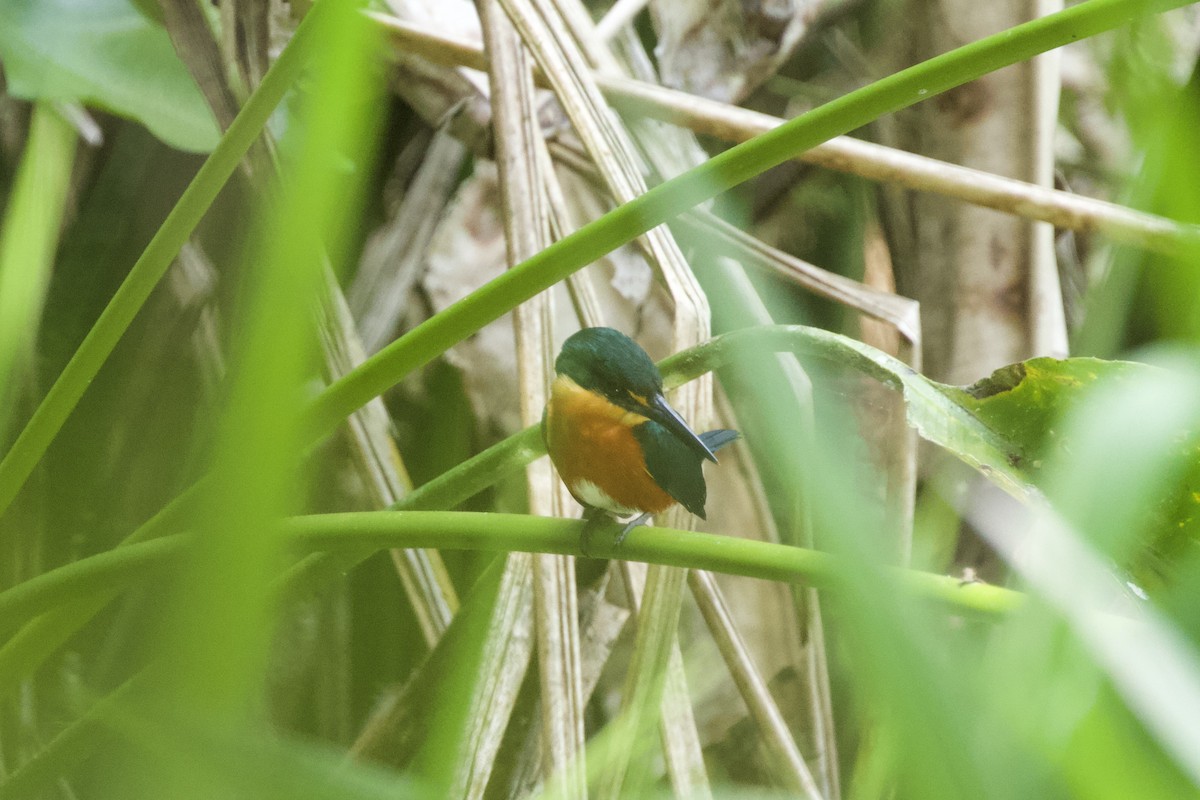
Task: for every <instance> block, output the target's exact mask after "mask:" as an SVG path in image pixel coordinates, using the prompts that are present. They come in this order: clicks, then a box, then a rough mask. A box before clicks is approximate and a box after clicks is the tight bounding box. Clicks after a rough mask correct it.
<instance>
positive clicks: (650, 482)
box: [542, 328, 739, 554]
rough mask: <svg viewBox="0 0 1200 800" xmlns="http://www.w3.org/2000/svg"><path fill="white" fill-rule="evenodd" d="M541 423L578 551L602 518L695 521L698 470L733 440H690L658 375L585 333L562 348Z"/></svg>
mask: <svg viewBox="0 0 1200 800" xmlns="http://www.w3.org/2000/svg"><path fill="white" fill-rule="evenodd" d="M554 371H555V378H554V383H553V384H552V385H551V388H550V399H549V401H548V402H547V403H546V410H545V412H544V414H543V415H542V438H543V439H544V440H545V442H546V451H547V452H548V453H549V454H550V458H551V460H552V461H553V462H554V466H555V467H556V468H557V469H558V474H559V475H560V476H561V477H562V480H563V482H564V483H565V484H566V485H567V489H569V490H570V492H571V495H572V496H573V497H574V498H575V499H576V500H578V501H579V503H580V504H581V505H583V506H584V508H585V515H584V516H585V519H586V520H587V524H586V525H585V527H584V541H583V550H584V553H585V554H586V552H587V544H588V538H589V535H590V533H591V531H592V529H593V528H594V527H595V526H596V524H598V523H599V522H602V521H603V520H604V519H605V518H606V517H608V516H611V517H629V516H633V515H637V516H636V517H635V519H633V520H632V521H631V522H629V523H628V524H626V525H625V527H624V528H623V529H622V530H621V532H620V533H619V535H618V536H617V539H616V542H615V544H616V545H618V546H619V545H620V544H621V542H622V540H624V538H625V535H626V534H628V533H629V531H630V530H632V529H633V528H635V527H636V526H638V525H640V524H642V523H644V522H645V521H646V520H647V519H648V518H649V517H650V516H651V515H653V514H658V513H659V512H662V511H665V510H666V509H668V508H670V507H671V506H673V505H675V504H676V503H679V504H680V505H682V506H683V507H684V508H686V509H687V510H688V511H690V512H691V513H693V514H695V515H696V516H698V517H700V518H701V519H704V518H705V516H704V501H705V499H706V497H707V494H708V491H707V487H706V485H705V483H704V472H703V471H702V465H703V463H704V462H705V461H712V462H716V460H717V457H716V455H715V453H716V451H717V450H719V449H721V448H722V447H724V446H725V445H727V444H729V443H730V442H732V441H734V440H735V439H737V438H738V436H739V434H738V432H737V431H732V430H725V429H719V430H712V431H708V432H706V433H702V434H696V433H695V432H694V431H693V430H692V429H691V428H690V427H688V424H687V423H686V422H684V420H683V417H681V416H680V415H679V412H677V411H676V410H675V409H673V408H671V406H670V405H669V404H668V403H667V400H666V398H665V397H663V381H662V375H661V374H660V373H659V371H658V367H656V366H655V365H654V362H653V361H651V360H650V356H648V355H647V354H646V351H645V350H643V349H642V348H641V347H640V346H639V345H638V344H637V343H636V342H635V341H633V340H632V339H630V338H629V337H628V336H626V335H625V334H623V333H621V332H620V331H617V330H614V329H612V328H584V329H583V330H581V331H579V332H577V333H575V334H573V335H572V336H570V337H569V338H568V339H567V340H566V342H564V343H563V347H562V352H560V353H559V355H558V358H557V359H556V360H555V362H554Z"/></svg>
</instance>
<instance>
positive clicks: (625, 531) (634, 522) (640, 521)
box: [613, 513, 650, 547]
mask: <svg viewBox="0 0 1200 800" xmlns="http://www.w3.org/2000/svg"><path fill="white" fill-rule="evenodd" d="M649 520H650V514H649V513H646V514H638V515H637V516H636V517H634V518H633V519H631V520H629V522H626V523H625V527H623V528H621V532H620V533H618V534H617V540H616V541H615V542H613V547H620V546H621V542H623V541H625V537H626V536H628V535H629V532H630V531H631V530H633V529H634V528H636V527H637V526H639V525H645V524H646V523H647V522H648V521H649Z"/></svg>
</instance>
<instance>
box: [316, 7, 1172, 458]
mask: <svg viewBox="0 0 1200 800" xmlns="http://www.w3.org/2000/svg"><path fill="white" fill-rule="evenodd" d="M1184 5H1188V2H1185V0H1090V2H1086V3H1081V4H1079V5H1077V6H1072V7H1071V8H1068V9H1066V10H1065V11H1060V12H1058V13H1057V14H1051V15H1049V16H1046V17H1042V18H1040V19H1036V20H1033V21H1031V22H1027V23H1025V24H1023V25H1018V26H1016V27H1014V28H1011V29H1009V30H1006V31H1003V32H1001V33H998V34H995V35H993V36H988V37H986V38H984V39H980V40H979V41H977V42H974V43H972V44H969V45H966V46H964V47H960V48H958V49H956V50H953V51H951V52H949V53H946V54H944V55H941V56H937V57H935V58H931V59H929V60H928V61H925V62H922V63H920V64H917V65H915V66H913V67H910V68H908V69H905V70H902V71H900V72H897V73H895V74H893V75H889V76H888V77H886V78H883V79H881V80H879V81H876V82H874V83H872V84H870V85H868V86H864V87H862V88H861V89H857V90H855V91H853V92H850V93H849V94H847V95H844V96H843V97H840V98H837V99H836V100H833V101H831V102H829V103H826V104H825V105H823V106H820V107H819V108H815V109H813V110H812V111H809V112H808V113H806V114H803V115H801V116H800V117H797V118H796V119H793V120H791V121H789V122H787V123H784V124H783V125H780V126H779V127H777V128H774V129H772V130H770V131H768V132H766V133H764V134H762V135H760V136H756V137H755V138H753V139H751V140H750V141H748V142H745V143H743V144H740V145H738V146H736V147H733V148H730V149H729V150H726V151H725V152H724V153H721V154H720V155H717V156H715V157H714V158H712V159H710V160H709V161H707V162H705V163H704V164H701V165H700V166H698V167H695V168H693V169H691V170H688V171H687V172H685V173H683V174H682V175H679V176H677V177H675V178H672V179H671V180H668V181H666V182H664V183H661V184H659V185H658V186H656V187H654V188H652V189H650V190H649V191H648V192H646V193H645V194H643V195H641V196H640V197H637V198H636V199H634V200H632V201H631V202H628V203H625V204H624V205H621V206H618V207H617V208H615V209H613V210H612V211H610V212H608V213H607V214H605V215H604V216H602V217H600V218H599V219H597V220H595V221H593V222H591V223H589V224H587V225H585V226H583V227H582V228H580V229H579V230H578V231H576V232H575V233H573V234H571V235H569V236H567V237H565V238H564V239H561V240H559V241H558V242H556V243H555V244H553V245H552V246H550V247H548V248H546V249H545V250H543V251H541V252H540V253H538V254H537V255H535V256H533V257H532V258H529V259H527V260H525V261H523V262H522V263H520V264H518V265H517V266H516V267H514V268H513V269H510V270H507V271H506V272H504V273H503V274H502V275H501V276H500V277H498V278H496V279H494V280H492V281H490V282H489V283H487V284H485V285H484V286H482V287H480V288H479V289H477V290H476V291H474V292H472V293H471V294H469V295H467V296H466V297H464V298H463V299H462V300H460V301H458V302H457V303H455V304H454V305H452V306H450V307H449V308H447V309H446V310H444V311H442V312H441V313H439V314H437V315H435V316H433V317H431V318H430V319H428V320H427V321H425V322H424V323H422V324H421V325H419V326H417V327H416V328H414V329H413V330H411V331H410V332H409V333H407V334H405V335H404V336H403V337H401V338H400V339H397V340H396V341H395V342H393V343H392V344H390V345H388V346H387V347H385V348H384V349H382V350H380V351H379V352H378V353H376V354H375V355H374V356H372V357H371V358H369V359H367V360H366V361H365V362H363V363H362V364H361V365H359V366H358V367H357V368H356V369H354V370H352V371H351V372H349V373H347V374H346V375H345V376H343V377H342V378H341V379H340V380H338V381H337V382H336V383H334V384H333V385H332V386H330V387H329V388H328V389H327V390H326V391H325V393H324V394H322V395H321V396H320V397H319V398H318V399H317V401H316V403H315V404H314V406H313V408H312V410H311V415H310V416H311V419H310V421H309V424H310V431H311V435H312V436H313V438H314V439H316V438H320V437H321V436H324V435H326V434H328V433H329V432H331V431H332V430H333V429H334V428H335V427H336V426H337V425H338V424H339V423H340V422H341V421H342V420H343V419H345V418H346V417H348V416H349V415H350V414H351V413H353V412H354V411H355V410H356V409H358V408H359V407H361V406H362V405H364V404H365V403H367V402H368V401H370V400H371V398H373V397H375V396H377V395H379V394H381V393H382V392H384V391H385V390H386V389H388V388H389V387H391V386H393V385H394V384H395V383H397V382H398V381H399V380H401V379H402V378H404V376H406V375H408V374H409V373H410V372H412V371H413V370H415V369H417V368H419V367H421V366H423V365H425V364H427V363H429V362H430V361H432V360H433V359H434V358H436V357H437V356H438V355H440V354H441V353H443V352H445V351H446V350H447V349H448V348H450V347H451V346H453V345H454V344H456V343H458V342H460V341H462V340H463V339H465V338H466V337H468V336H470V335H471V334H472V333H474V332H476V331H478V330H479V329H480V328H482V327H483V326H484V325H487V324H488V323H489V322H492V321H493V320H495V319H498V318H499V317H500V316H502V315H503V314H505V313H507V312H508V311H510V310H511V309H513V308H515V307H516V306H518V305H520V304H521V303H523V302H525V301H526V300H528V299H529V298H531V297H533V296H534V295H536V294H537V293H538V292H541V291H544V290H545V289H547V288H549V287H550V286H553V285H554V284H555V283H557V282H558V281H561V280H563V279H565V278H566V277H568V276H569V275H571V274H573V273H574V272H576V271H577V270H580V269H582V268H583V267H584V266H586V265H588V264H590V263H592V262H593V261H595V260H596V259H598V258H600V257H602V256H603V255H605V254H606V253H609V252H611V251H613V250H615V249H616V248H618V247H620V246H621V245H623V244H625V243H627V242H629V241H632V240H633V239H634V238H636V237H637V236H639V235H641V234H643V233H645V232H646V231H648V230H650V229H651V228H653V227H655V226H656V225H660V224H662V223H664V222H666V221H667V220H670V219H671V218H673V217H675V216H676V215H677V214H680V213H682V212H684V211H686V210H688V209H690V208H692V207H694V206H696V205H697V204H699V203H701V202H703V201H705V200H707V199H709V198H711V197H713V196H715V195H717V194H719V193H720V192H723V191H726V190H728V189H730V188H732V187H734V186H737V185H738V184H740V183H742V182H744V181H746V180H749V179H750V178H753V177H754V176H756V175H759V174H761V173H762V172H765V171H766V170H768V169H770V168H772V167H774V166H777V165H779V164H782V163H783V162H784V161H787V160H789V159H791V158H793V157H795V156H796V155H797V154H799V153H802V152H804V151H805V150H808V149H809V148H811V147H815V146H816V145H818V144H820V143H821V142H824V141H827V140H829V139H832V138H833V137H835V136H840V135H842V134H846V133H849V132H850V131H853V130H855V129H857V128H861V127H862V126H864V125H866V124H868V123H870V122H873V121H874V120H876V119H878V118H879V117H882V116H884V115H886V114H890V113H893V112H895V111H899V110H900V109H903V108H907V107H908V106H911V105H913V104H915V103H918V102H920V101H922V100H927V99H929V98H931V97H933V96H935V95H937V94H940V93H941V92H944V91H946V90H948V89H952V88H954V87H955V86H960V85H962V84H964V83H967V82H969V81H972V80H974V79H976V78H978V77H980V76H982V75H986V74H987V73H989V72H993V71H995V70H998V69H1001V68H1002V67H1006V66H1009V65H1011V64H1015V63H1017V62H1019V61H1023V60H1025V59H1027V58H1032V57H1033V56H1036V55H1038V54H1040V53H1044V52H1046V51H1048V50H1053V49H1054V48H1056V47H1061V46H1062V45H1065V44H1069V43H1071V42H1074V41H1077V40H1079V39H1083V38H1085V37H1088V36H1093V35H1095V34H1097V33H1101V32H1103V31H1107V30H1112V29H1113V28H1116V27H1119V26H1120V25H1123V24H1125V23H1126V22H1128V21H1129V20H1131V19H1133V18H1134V17H1137V16H1139V15H1142V14H1147V13H1152V12H1159V11H1165V10H1168V9H1171V8H1177V7H1180V6H1184Z"/></svg>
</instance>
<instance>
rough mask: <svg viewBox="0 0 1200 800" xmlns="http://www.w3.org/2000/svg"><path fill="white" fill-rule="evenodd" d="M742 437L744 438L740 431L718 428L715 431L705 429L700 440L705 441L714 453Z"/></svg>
mask: <svg viewBox="0 0 1200 800" xmlns="http://www.w3.org/2000/svg"><path fill="white" fill-rule="evenodd" d="M740 438H742V435H741V434H740V433H738V432H737V431H731V430H729V429H728V428H717V429H716V430H715V431H705V432H704V433H702V434H700V441H702V442H704V444H705V446H707V447H708V449H709V450H711V451H713V452H714V453H715V452H717V451H718V450H720V449H721V448H722V447H724V446H725V445H727V444H729V443H730V442H733V441H736V440H737V439H740Z"/></svg>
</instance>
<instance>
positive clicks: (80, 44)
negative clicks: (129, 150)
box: [0, 0, 219, 152]
mask: <svg viewBox="0 0 1200 800" xmlns="http://www.w3.org/2000/svg"><path fill="white" fill-rule="evenodd" d="M0 61H3V62H4V71H5V77H6V79H7V81H8V91H9V92H10V93H11V94H13V95H15V96H17V97H21V98H25V99H28V100H77V101H80V102H83V103H86V104H91V105H95V106H98V107H100V108H103V109H105V110H107V111H111V112H113V113H114V114H119V115H121V116H125V117H131V118H132V119H136V120H138V121H139V122H141V123H142V124H143V125H145V126H146V127H147V128H149V129H150V130H151V131H153V132H154V134H155V135H156V136H158V137H160V138H161V139H162V140H163V141H165V142H167V143H168V144H170V145H172V146H174V147H178V148H179V149H181V150H188V151H192V152H208V151H209V150H212V148H213V147H215V146H216V144H217V139H218V138H219V133H218V130H217V124H216V121H215V120H214V119H213V116H212V114H211V113H210V112H209V110H208V106H207V105H206V104H205V102H204V97H203V96H202V95H201V94H200V90H199V88H197V87H196V84H195V82H194V81H193V80H192V78H191V76H190V75H189V74H188V71H187V69H186V68H185V67H184V65H183V63H182V62H181V61H180V60H179V58H178V57H177V56H176V55H175V50H174V48H173V47H172V46H171V40H170V38H169V37H168V36H167V32H166V31H165V30H164V29H163V28H161V27H159V26H157V25H155V24H154V23H153V22H152V21H151V20H150V19H149V18H148V17H147V16H146V15H145V14H143V13H142V12H141V11H139V10H138V9H137V8H136V7H134V6H133V5H132V4H131V3H129V2H128V0H6V2H4V3H0Z"/></svg>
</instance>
